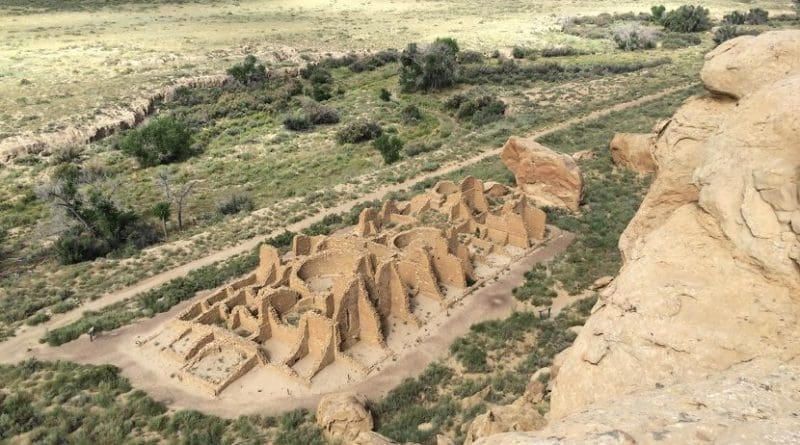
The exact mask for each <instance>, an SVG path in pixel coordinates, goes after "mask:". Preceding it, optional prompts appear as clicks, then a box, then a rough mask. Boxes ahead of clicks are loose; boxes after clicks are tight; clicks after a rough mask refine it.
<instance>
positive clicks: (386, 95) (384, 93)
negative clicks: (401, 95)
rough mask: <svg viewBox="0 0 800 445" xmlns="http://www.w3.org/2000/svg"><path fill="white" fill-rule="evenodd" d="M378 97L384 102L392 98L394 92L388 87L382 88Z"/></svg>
mask: <svg viewBox="0 0 800 445" xmlns="http://www.w3.org/2000/svg"><path fill="white" fill-rule="evenodd" d="M378 97H379V98H380V99H381V100H382V101H384V102H389V101H390V100H392V93H391V92H390V91H389V90H387V89H386V88H381V89H380V91H379V92H378Z"/></svg>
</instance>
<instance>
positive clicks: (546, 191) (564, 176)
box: [501, 137, 583, 211]
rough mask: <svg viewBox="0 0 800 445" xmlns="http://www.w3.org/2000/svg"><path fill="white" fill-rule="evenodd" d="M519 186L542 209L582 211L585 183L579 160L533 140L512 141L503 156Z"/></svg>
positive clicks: (518, 139) (520, 139) (506, 145)
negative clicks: (576, 161)
mask: <svg viewBox="0 0 800 445" xmlns="http://www.w3.org/2000/svg"><path fill="white" fill-rule="evenodd" d="M501 157H502V159H503V162H504V163H505V165H506V167H508V169H509V170H511V171H512V172H513V173H514V178H515V179H516V181H517V186H518V187H519V188H520V189H522V191H523V192H525V194H527V195H528V196H529V197H530V198H531V199H532V200H533V201H534V203H536V205H537V206H539V207H560V208H565V209H569V210H572V211H576V210H578V206H579V205H580V203H581V197H582V194H583V179H582V178H581V172H580V169H579V168H578V164H576V163H575V160H574V159H573V158H572V157H571V156H568V155H565V154H563V153H557V152H555V151H553V150H551V149H549V148H547V147H545V146H544V145H541V144H539V143H537V142H536V141H533V140H531V139H523V138H518V137H511V138H509V139H508V141H507V142H506V144H505V145H504V146H503V152H502V154H501Z"/></svg>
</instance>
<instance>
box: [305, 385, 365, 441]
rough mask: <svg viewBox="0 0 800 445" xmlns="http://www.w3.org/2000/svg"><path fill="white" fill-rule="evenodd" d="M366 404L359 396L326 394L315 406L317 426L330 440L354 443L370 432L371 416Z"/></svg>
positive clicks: (363, 398) (352, 394)
mask: <svg viewBox="0 0 800 445" xmlns="http://www.w3.org/2000/svg"><path fill="white" fill-rule="evenodd" d="M366 403H367V399H366V398H365V397H364V396H362V395H359V394H354V393H335V394H326V395H325V396H323V397H322V399H321V400H320V402H319V405H318V406H317V425H319V427H320V428H321V429H322V431H323V432H324V433H325V436H326V437H327V438H328V439H330V440H333V441H335V440H339V441H343V442H351V441H354V440H355V439H356V437H357V436H358V435H359V434H360V433H362V432H370V431H372V427H373V423H372V414H370V412H369V411H368V410H367V408H366ZM363 443H365V444H366V443H369V442H363ZM376 443H379V442H376Z"/></svg>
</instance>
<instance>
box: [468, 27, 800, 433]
mask: <svg viewBox="0 0 800 445" xmlns="http://www.w3.org/2000/svg"><path fill="white" fill-rule="evenodd" d="M767 34H768V35H767V36H766V37H765V38H764V39H763V40H758V39H759V38H760V37H758V38H742V39H736V40H737V41H738V42H737V41H733V43H731V44H730V45H728V47H729V48H736V51H739V54H740V55H739V56H738V57H735V58H734V59H737V60H733V59H731V60H729V61H728V62H725V63H727V64H728V65H729V66H734V67H735V68H732V69H731V71H732V73H727V75H729V76H732V77H731V78H730V79H727V80H725V81H724V82H723V81H722V80H720V79H718V78H715V77H714V76H715V75H717V74H718V73H717V74H714V75H711V76H710V77H709V73H714V71H713V70H710V69H708V66H709V64H713V63H721V62H720V60H715V58H716V57H732V56H729V55H725V56H720V55H717V56H711V57H710V58H709V62H707V63H706V69H704V73H705V75H704V78H703V79H704V81H706V82H707V87H708V88H709V89H712V90H714V91H717V92H725V93H728V94H730V95H731V96H732V97H738V98H739V99H738V100H737V101H734V100H733V99H730V98H727V99H726V98H724V97H721V96H703V97H698V98H694V99H691V100H689V101H687V103H686V104H684V105H683V106H682V107H681V108H680V109H679V110H678V111H677V112H676V113H675V116H674V117H673V118H672V119H671V120H670V121H669V122H668V123H666V125H665V126H662V127H660V128H659V129H657V133H656V136H655V137H656V144H655V148H654V154H655V160H656V165H657V173H656V177H655V180H654V182H653V184H652V188H651V189H650V191H649V192H648V194H647V197H646V198H645V199H644V202H643V204H642V206H641V208H640V209H639V211H638V212H637V214H636V216H635V217H634V219H633V220H632V221H631V223H630V225H629V226H628V228H627V229H626V231H625V233H624V234H623V236H622V237H621V239H620V249H621V251H622V252H623V254H624V259H625V263H624V265H623V267H622V269H621V270H620V273H619V275H618V276H617V277H616V278H615V279H614V280H613V281H612V282H611V283H610V284H609V285H608V286H607V287H606V288H604V289H603V290H602V291H600V298H599V300H598V302H597V305H596V306H595V307H594V309H593V311H592V315H591V316H590V317H589V319H588V321H587V323H586V325H585V326H584V327H583V329H582V330H581V331H580V333H579V334H578V337H577V339H576V341H575V343H574V345H573V346H572V347H571V348H569V349H568V350H567V351H565V352H564V353H563V354H564V355H563V358H562V357H559V360H558V363H554V364H553V366H552V367H551V368H552V372H553V374H554V375H555V377H554V381H553V388H552V393H551V397H550V402H551V411H550V419H551V421H550V425H548V427H547V428H546V429H545V430H543V431H541V432H539V433H534V434H512V435H499V436H498V435H495V436H492V437H489V438H487V439H486V440H485V441H484V442H479V443H492V444H522V443H525V444H528V443H587V442H589V443H620V444H621V443H654V442H661V443H701V442H713V443H798V442H800V383H798V381H799V380H798V379H800V343H798V342H797V338H798V336H800V237H798V231H797V230H796V227H795V225H796V224H795V223H794V220H795V218H796V216H795V215H797V213H798V211H800V187H799V185H800V145H798V141H800V115H798V113H797V110H800V73H795V74H792V73H793V72H794V71H793V69H790V68H791V66H792V63H790V62H787V61H782V60H783V59H784V58H786V57H788V56H786V54H790V55H791V54H795V56H792V57H794V58H795V59H794V60H795V61H797V63H800V57H797V56H796V55H797V54H800V53H798V51H800V40H798V33H797V32H794V31H791V32H785V33H767ZM765 42H766V43H765ZM750 44H752V45H753V47H752V48H750V47H748V46H747V45H750ZM761 53H764V54H766V56H765V55H764V54H761ZM764 57H767V58H768V57H773V58H776V60H777V61H769V60H763V59H764ZM761 65H764V66H761ZM776 67H778V68H776ZM780 67H783V68H780ZM787 67H789V68H787ZM751 68H752V70H753V71H754V72H757V71H759V70H766V71H764V73H763V74H761V76H762V78H761V80H760V82H755V79H754V78H752V77H751V74H750V73H748V71H749V70H751ZM715 69H716V68H715ZM737 76H738V77H737Z"/></svg>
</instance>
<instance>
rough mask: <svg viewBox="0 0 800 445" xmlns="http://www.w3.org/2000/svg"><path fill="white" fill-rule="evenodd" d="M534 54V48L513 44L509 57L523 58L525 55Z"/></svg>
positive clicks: (532, 55)
mask: <svg viewBox="0 0 800 445" xmlns="http://www.w3.org/2000/svg"><path fill="white" fill-rule="evenodd" d="M534 56H536V50H533V49H531V48H527V47H524V46H515V47H513V48H511V57H513V58H515V59H524V58H526V57H534Z"/></svg>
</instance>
